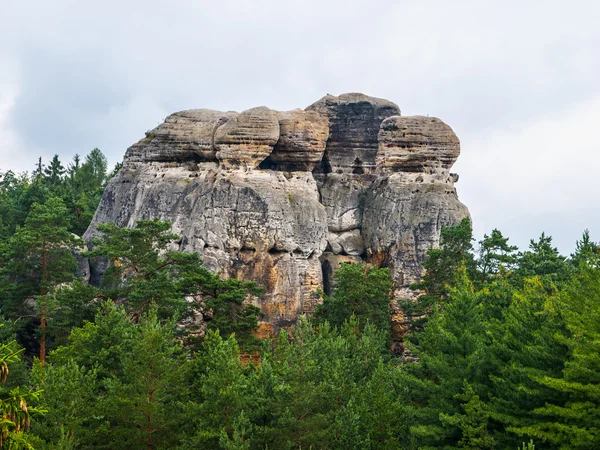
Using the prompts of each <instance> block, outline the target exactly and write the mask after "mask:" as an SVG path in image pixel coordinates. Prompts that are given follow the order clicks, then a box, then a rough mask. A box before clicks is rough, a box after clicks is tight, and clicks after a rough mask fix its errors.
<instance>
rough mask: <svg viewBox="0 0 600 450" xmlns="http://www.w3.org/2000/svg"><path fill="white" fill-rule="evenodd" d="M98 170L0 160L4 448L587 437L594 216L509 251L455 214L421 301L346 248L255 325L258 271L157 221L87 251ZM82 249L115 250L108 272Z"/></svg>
mask: <svg viewBox="0 0 600 450" xmlns="http://www.w3.org/2000/svg"><path fill="white" fill-rule="evenodd" d="M113 174H114V172H113ZM111 175H112V174H109V173H108V170H107V164H106V158H104V156H103V155H102V153H101V152H100V151H99V150H97V149H95V150H93V151H92V152H91V153H90V154H89V155H87V156H86V157H85V158H84V159H83V161H82V160H80V158H79V157H76V158H74V160H73V161H72V162H71V163H70V164H68V165H67V167H66V168H65V167H64V166H63V164H62V162H61V161H60V160H59V158H58V156H55V157H54V158H53V159H52V160H51V161H50V162H49V163H48V164H47V165H45V164H43V163H42V161H41V160H40V161H39V163H38V166H37V167H36V169H35V170H34V172H33V173H32V174H21V175H17V174H14V173H12V172H10V171H9V172H4V173H2V174H0V211H1V214H0V299H1V303H0V313H1V317H0V320H1V326H0V412H1V416H0V447H2V448H39V449H72V448H81V449H102V448H106V449H120V448H123V449H128V450H131V449H138V448H139V449H174V448H180V449H188V448H189V449H192V448H222V449H265V448H268V449H297V448H307V449H308V448H314V449H317V448H318V449H354V448H356V449H434V448H440V449H442V448H443V449H460V448H462V449H505V448H509V449H510V448H512V449H516V448H521V449H523V448H528V449H533V448H534V447H536V448H538V449H595V448H600V412H599V411H600V405H599V403H600V358H599V356H598V355H600V251H599V246H598V245H597V244H596V243H594V242H593V241H592V240H591V238H590V236H589V233H587V232H584V233H583V235H582V237H581V240H579V241H578V242H577V244H576V250H575V252H574V253H573V254H572V255H569V256H565V255H561V254H560V253H559V252H558V250H557V249H556V248H555V247H554V246H553V244H552V238H551V237H550V236H547V235H545V234H542V235H541V236H540V237H539V238H538V239H533V240H531V242H530V245H529V248H528V249H525V250H521V251H519V249H517V248H516V247H515V246H513V245H511V244H510V243H509V239H508V238H507V237H505V236H503V235H502V233H501V232H500V231H499V230H492V231H491V232H490V234H489V235H485V236H484V237H483V239H482V240H481V241H480V242H475V241H474V239H473V233H472V228H471V223H470V221H469V220H468V219H465V220H463V221H462V222H460V223H459V224H457V225H455V226H453V227H448V228H445V229H444V230H443V231H442V236H441V242H440V246H439V248H435V249H430V250H429V251H428V258H427V260H426V262H425V265H424V268H425V272H424V275H423V277H422V279H421V280H420V281H419V282H417V283H415V284H414V285H413V286H412V288H413V289H414V292H415V296H416V297H417V299H416V301H411V302H406V303H403V304H400V305H398V304H394V303H393V301H392V296H391V291H392V285H393V280H392V278H391V275H390V272H389V270H388V269H387V268H385V267H373V266H368V265H359V264H344V265H342V267H341V268H340V269H339V270H338V271H337V272H336V273H335V275H334V283H333V290H332V292H331V294H330V295H324V294H323V298H322V303H321V305H320V306H319V307H318V308H317V310H316V312H315V314H314V315H313V316H310V317H303V318H301V320H300V321H299V322H298V323H297V324H296V325H295V326H293V327H291V328H290V329H289V330H282V331H281V333H280V334H279V335H278V336H275V337H273V338H269V339H259V338H258V337H257V336H256V333H255V331H256V329H257V326H258V322H259V320H260V310H259V308H257V307H256V306H253V305H252V303H250V302H248V299H252V298H255V297H256V296H258V295H260V294H261V292H262V290H261V287H260V286H257V285H256V284H255V283H251V282H247V281H243V280H236V279H228V278H224V277H222V276H221V275H220V274H215V273H212V272H210V271H208V270H207V269H206V268H205V267H204V266H203V265H202V261H201V260H200V258H199V257H198V255H196V254H188V253H182V252H180V251H176V250H172V248H173V247H172V246H170V245H169V244H170V243H172V242H173V241H175V240H176V239H177V238H178V236H177V235H175V234H173V233H172V231H171V226H170V224H169V223H167V222H161V221H158V220H146V221H139V222H138V223H137V224H136V226H135V227H133V228H120V227H117V226H116V225H114V224H105V225H102V226H101V227H99V231H100V236H99V238H98V239H97V240H96V241H95V243H94V245H93V249H92V250H91V251H86V250H85V246H83V242H82V240H81V238H80V237H79V236H81V235H82V234H83V231H85V229H86V228H87V226H88V224H89V222H90V220H91V218H92V216H93V213H94V211H95V209H96V207H97V204H98V202H99V199H100V197H101V195H102V191H103V189H104V186H105V185H106V182H107V181H108V180H109V179H110V177H111ZM77 257H86V258H104V259H105V260H107V261H109V262H110V264H109V269H108V270H107V272H106V273H105V275H104V277H103V280H102V283H100V284H99V285H97V286H95V285H90V284H88V283H86V282H85V281H84V280H82V279H81V278H80V277H79V276H78V275H79V274H78V271H77ZM397 308H402V310H403V311H405V316H406V317H407V318H409V319H410V320H409V323H410V326H409V328H408V330H407V331H406V332H405V333H404V334H403V335H401V336H399V335H398V334H397V333H395V331H394V330H393V329H392V323H391V311H392V310H395V309H397ZM198 317H201V319H202V320H198ZM392 344H396V345H392ZM397 344H400V345H397ZM392 349H393V350H392ZM398 349H400V350H398Z"/></svg>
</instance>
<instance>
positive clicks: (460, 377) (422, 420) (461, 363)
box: [404, 268, 490, 448]
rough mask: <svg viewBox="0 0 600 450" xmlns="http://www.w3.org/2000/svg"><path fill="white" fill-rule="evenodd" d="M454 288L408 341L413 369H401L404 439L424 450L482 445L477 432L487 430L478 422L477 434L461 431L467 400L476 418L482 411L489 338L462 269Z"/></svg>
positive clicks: (483, 436) (481, 306)
mask: <svg viewBox="0 0 600 450" xmlns="http://www.w3.org/2000/svg"><path fill="white" fill-rule="evenodd" d="M454 284H455V287H454V288H452V289H451V290H449V291H448V293H447V297H446V300H445V302H444V306H443V308H441V309H439V310H438V309H435V310H434V311H433V312H432V314H431V316H430V318H429V321H428V322H427V324H426V326H425V327H424V329H423V330H422V331H418V332H416V333H415V335H414V336H413V337H412V338H411V339H412V341H413V342H417V343H418V344H417V345H415V344H414V343H411V344H409V349H410V350H411V351H412V352H413V353H414V355H415V357H416V358H417V360H418V363H410V364H407V365H406V366H405V370H404V373H405V377H406V379H405V382H406V384H407V386H408V387H407V389H408V390H409V391H410V395H408V398H407V403H408V404H409V405H410V406H409V409H410V410H411V411H412V413H411V414H410V417H411V426H410V433H411V434H412V435H413V436H414V439H415V440H418V441H419V442H420V443H421V445H423V446H425V447H427V446H429V447H432V448H445V446H448V448H451V447H452V446H456V445H458V444H459V441H464V442H471V440H472V439H475V435H477V436H478V439H479V438H481V439H483V440H485V442H487V441H488V437H487V435H486V434H485V433H483V431H481V430H485V429H486V427H487V420H483V419H484V418H485V417H484V416H480V419H482V420H483V421H482V422H481V423H478V424H477V427H478V429H479V430H480V431H481V433H480V432H479V431H478V432H477V433H480V434H477V433H476V432H475V430H467V429H466V428H465V427H466V426H467V424H468V421H469V420H471V419H472V418H473V417H471V416H465V414H466V413H467V412H468V411H466V410H465V407H466V406H467V405H468V404H469V402H470V401H471V400H473V402H474V403H476V405H477V408H478V410H479V412H481V411H484V410H486V409H487V406H486V405H487V402H488V399H487V398H485V396H484V394H486V393H487V391H488V385H489V379H488V372H489V370H490V355H489V353H488V348H489V344H490V337H489V335H488V333H487V323H486V321H485V320H484V318H485V316H486V313H485V310H484V309H485V304H484V303H482V302H481V301H480V299H479V295H478V293H477V292H476V291H475V290H474V287H473V284H472V283H471V281H470V280H469V279H468V276H467V273H466V270H465V269H464V268H461V269H459V270H458V273H457V275H456V281H455V282H454ZM465 383H467V384H468V386H469V387H468V388H467V391H465V386H466V384H465ZM471 390H472V391H473V392H471ZM475 395H477V396H478V397H477V399H475V397H474V396H475ZM467 397H468V398H467ZM469 407H474V404H472V403H471V404H470V406H469ZM470 433H471V434H470ZM473 433H475V434H473ZM482 433H483V434H482ZM469 436H470V437H469ZM482 442H483V441H482ZM465 445H466V444H465ZM486 445H487V444H486ZM483 448H485V447H483Z"/></svg>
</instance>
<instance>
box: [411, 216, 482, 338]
mask: <svg viewBox="0 0 600 450" xmlns="http://www.w3.org/2000/svg"><path fill="white" fill-rule="evenodd" d="M472 241H473V229H472V226H471V220H470V219H469V218H468V217H466V218H464V219H463V220H462V221H461V222H460V223H458V224H456V225H454V226H450V227H446V228H443V229H442V231H441V234H440V247H439V248H432V249H429V250H428V251H427V260H426V261H425V262H424V263H423V269H424V270H425V273H424V275H423V278H422V280H421V281H420V282H418V283H414V284H413V285H411V289H414V290H419V291H422V294H421V295H419V298H418V301H417V302H414V303H412V302H411V303H408V304H406V305H405V308H406V310H407V311H408V312H409V313H411V314H413V315H415V316H417V317H419V316H423V315H425V314H426V313H427V312H429V311H430V310H431V308H432V307H434V306H435V307H437V306H439V305H440V304H441V303H442V302H443V301H444V300H445V299H446V298H447V296H448V292H449V291H450V289H451V288H452V286H453V285H454V279H455V273H456V271H457V270H458V268H459V267H463V268H464V269H465V270H466V271H467V273H468V274H469V276H472V275H473V273H474V271H475V265H476V264H475V259H474V257H473V254H472V250H473V242H472ZM423 324H424V321H423V320H417V321H415V322H414V324H413V325H414V327H415V328H419V327H422V326H423Z"/></svg>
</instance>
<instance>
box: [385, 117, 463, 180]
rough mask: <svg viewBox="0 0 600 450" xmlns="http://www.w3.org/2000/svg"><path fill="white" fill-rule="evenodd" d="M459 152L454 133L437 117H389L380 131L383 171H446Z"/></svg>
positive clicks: (458, 144)
mask: <svg viewBox="0 0 600 450" xmlns="http://www.w3.org/2000/svg"><path fill="white" fill-rule="evenodd" d="M459 153H460V142H459V140H458V138H457V137H456V135H455V134H454V131H452V128H450V127H449V126H448V125H446V124H445V123H444V122H442V121H441V120H440V119H437V118H435V117H424V116H412V117H401V116H394V117H389V118H387V119H385V120H384V121H383V122H382V124H381V128H380V130H379V151H378V153H377V165H378V166H379V167H380V168H381V169H382V171H387V172H425V173H441V172H442V171H446V172H447V171H448V169H450V167H452V164H454V163H455V162H456V159H457V158H458V155H459Z"/></svg>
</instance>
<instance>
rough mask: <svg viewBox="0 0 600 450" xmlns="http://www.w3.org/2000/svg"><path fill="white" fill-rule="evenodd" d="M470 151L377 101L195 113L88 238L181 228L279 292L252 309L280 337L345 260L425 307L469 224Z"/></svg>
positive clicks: (211, 262)
mask: <svg viewBox="0 0 600 450" xmlns="http://www.w3.org/2000/svg"><path fill="white" fill-rule="evenodd" d="M459 151H460V144H459V141H458V138H457V137H456V135H455V134H454V132H453V131H452V129H451V128H450V127H449V126H448V125H446V124H444V123H443V122H442V121H441V120H439V119H436V118H429V117H423V116H413V117H404V116H401V115H400V109H399V108H398V106H396V105H395V104H394V103H392V102H389V101H387V100H382V99H377V98H373V97H368V96H366V95H363V94H344V95H340V96H339V97H334V96H331V95H327V96H326V97H323V98H322V99H321V100H319V101H317V102H316V103H314V104H313V105H311V106H309V107H308V108H306V110H299V109H297V110H293V111H288V112H279V111H273V110H271V109H269V108H266V107H259V108H253V109H250V110H248V111H244V112H242V113H234V112H218V111H211V110H205V109H200V110H190V111H183V112H179V113H175V114H173V115H171V116H169V117H168V118H167V119H166V120H165V122H164V123H163V124H161V125H159V126H158V127H156V128H155V129H154V130H151V131H149V132H147V133H146V137H144V138H143V139H142V140H140V141H139V142H138V143H136V144H134V145H132V146H131V147H130V148H129V149H128V151H127V153H126V155H125V158H124V161H123V168H122V169H121V170H120V172H119V173H118V174H117V176H115V177H114V178H113V179H112V180H111V181H110V183H109V184H108V186H107V188H106V191H105V193H104V195H103V198H102V201H101V203H100V206H99V207H98V210H97V211H96V215H95V216H94V220H93V222H92V224H91V225H90V228H89V229H88V230H87V232H86V235H85V238H86V239H87V240H90V239H91V238H92V237H93V236H94V235H95V234H96V229H97V225H98V224H99V223H102V222H113V223H116V224H118V225H121V226H133V225H134V224H135V222H136V221H137V220H139V219H149V218H160V219H163V220H169V221H171V222H172V223H173V231H174V232H175V233H178V234H179V235H180V236H181V239H180V241H179V243H178V245H179V248H180V249H181V250H183V251H189V252H198V253H199V254H200V255H201V256H202V258H203V260H204V263H205V265H206V266H207V267H209V268H210V269H212V270H215V271H216V270H221V271H222V272H223V273H224V274H225V275H227V276H236V277H242V278H246V279H251V280H255V281H257V282H258V283H259V284H261V285H263V286H265V287H266V291H265V293H264V294H263V295H262V296H261V297H260V298H253V299H249V301H252V302H254V303H256V304H257V305H259V306H260V307H261V308H262V310H263V312H264V314H265V318H264V323H263V325H262V326H263V331H275V330H277V329H278V328H281V327H285V326H288V325H289V324H291V323H293V322H294V321H295V320H296V319H297V317H298V316H299V315H300V314H304V313H310V312H312V311H313V310H314V308H315V305H316V303H317V302H318V301H319V296H318V294H317V293H318V292H319V291H320V290H324V291H325V292H328V291H329V290H330V289H331V279H332V275H333V273H334V271H335V270H336V268H338V267H339V265H340V264H341V263H343V262H351V261H366V262H369V263H372V264H376V265H378V266H386V267H389V268H390V270H391V271H392V274H393V276H394V281H395V297H396V299H409V298H411V296H412V295H413V294H412V293H411V292H410V291H409V290H408V285H409V284H410V283H411V282H413V281H415V280H417V279H418V278H419V277H420V275H421V273H422V263H423V261H424V259H425V256H426V251H427V249H428V248H431V247H434V246H436V245H438V243H439V236H440V230H441V228H442V227H444V226H447V225H451V224H454V223H457V222H458V221H460V220H461V219H462V218H464V217H466V216H468V215H469V213H468V210H467V208H466V207H465V206H464V205H463V204H462V203H460V201H459V200H458V197H457V195H456V190H455V188H454V182H455V180H456V179H457V177H456V176H455V175H453V174H450V173H449V170H450V168H451V166H452V164H453V163H454V162H455V161H456V158H457V157H458V154H459ZM102 270H103V268H102V267H101V266H96V267H92V280H97V279H98V277H99V276H100V275H101V272H102ZM395 317H396V320H397V322H402V320H403V319H402V315H401V312H400V310H398V311H397V314H396V315H395Z"/></svg>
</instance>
